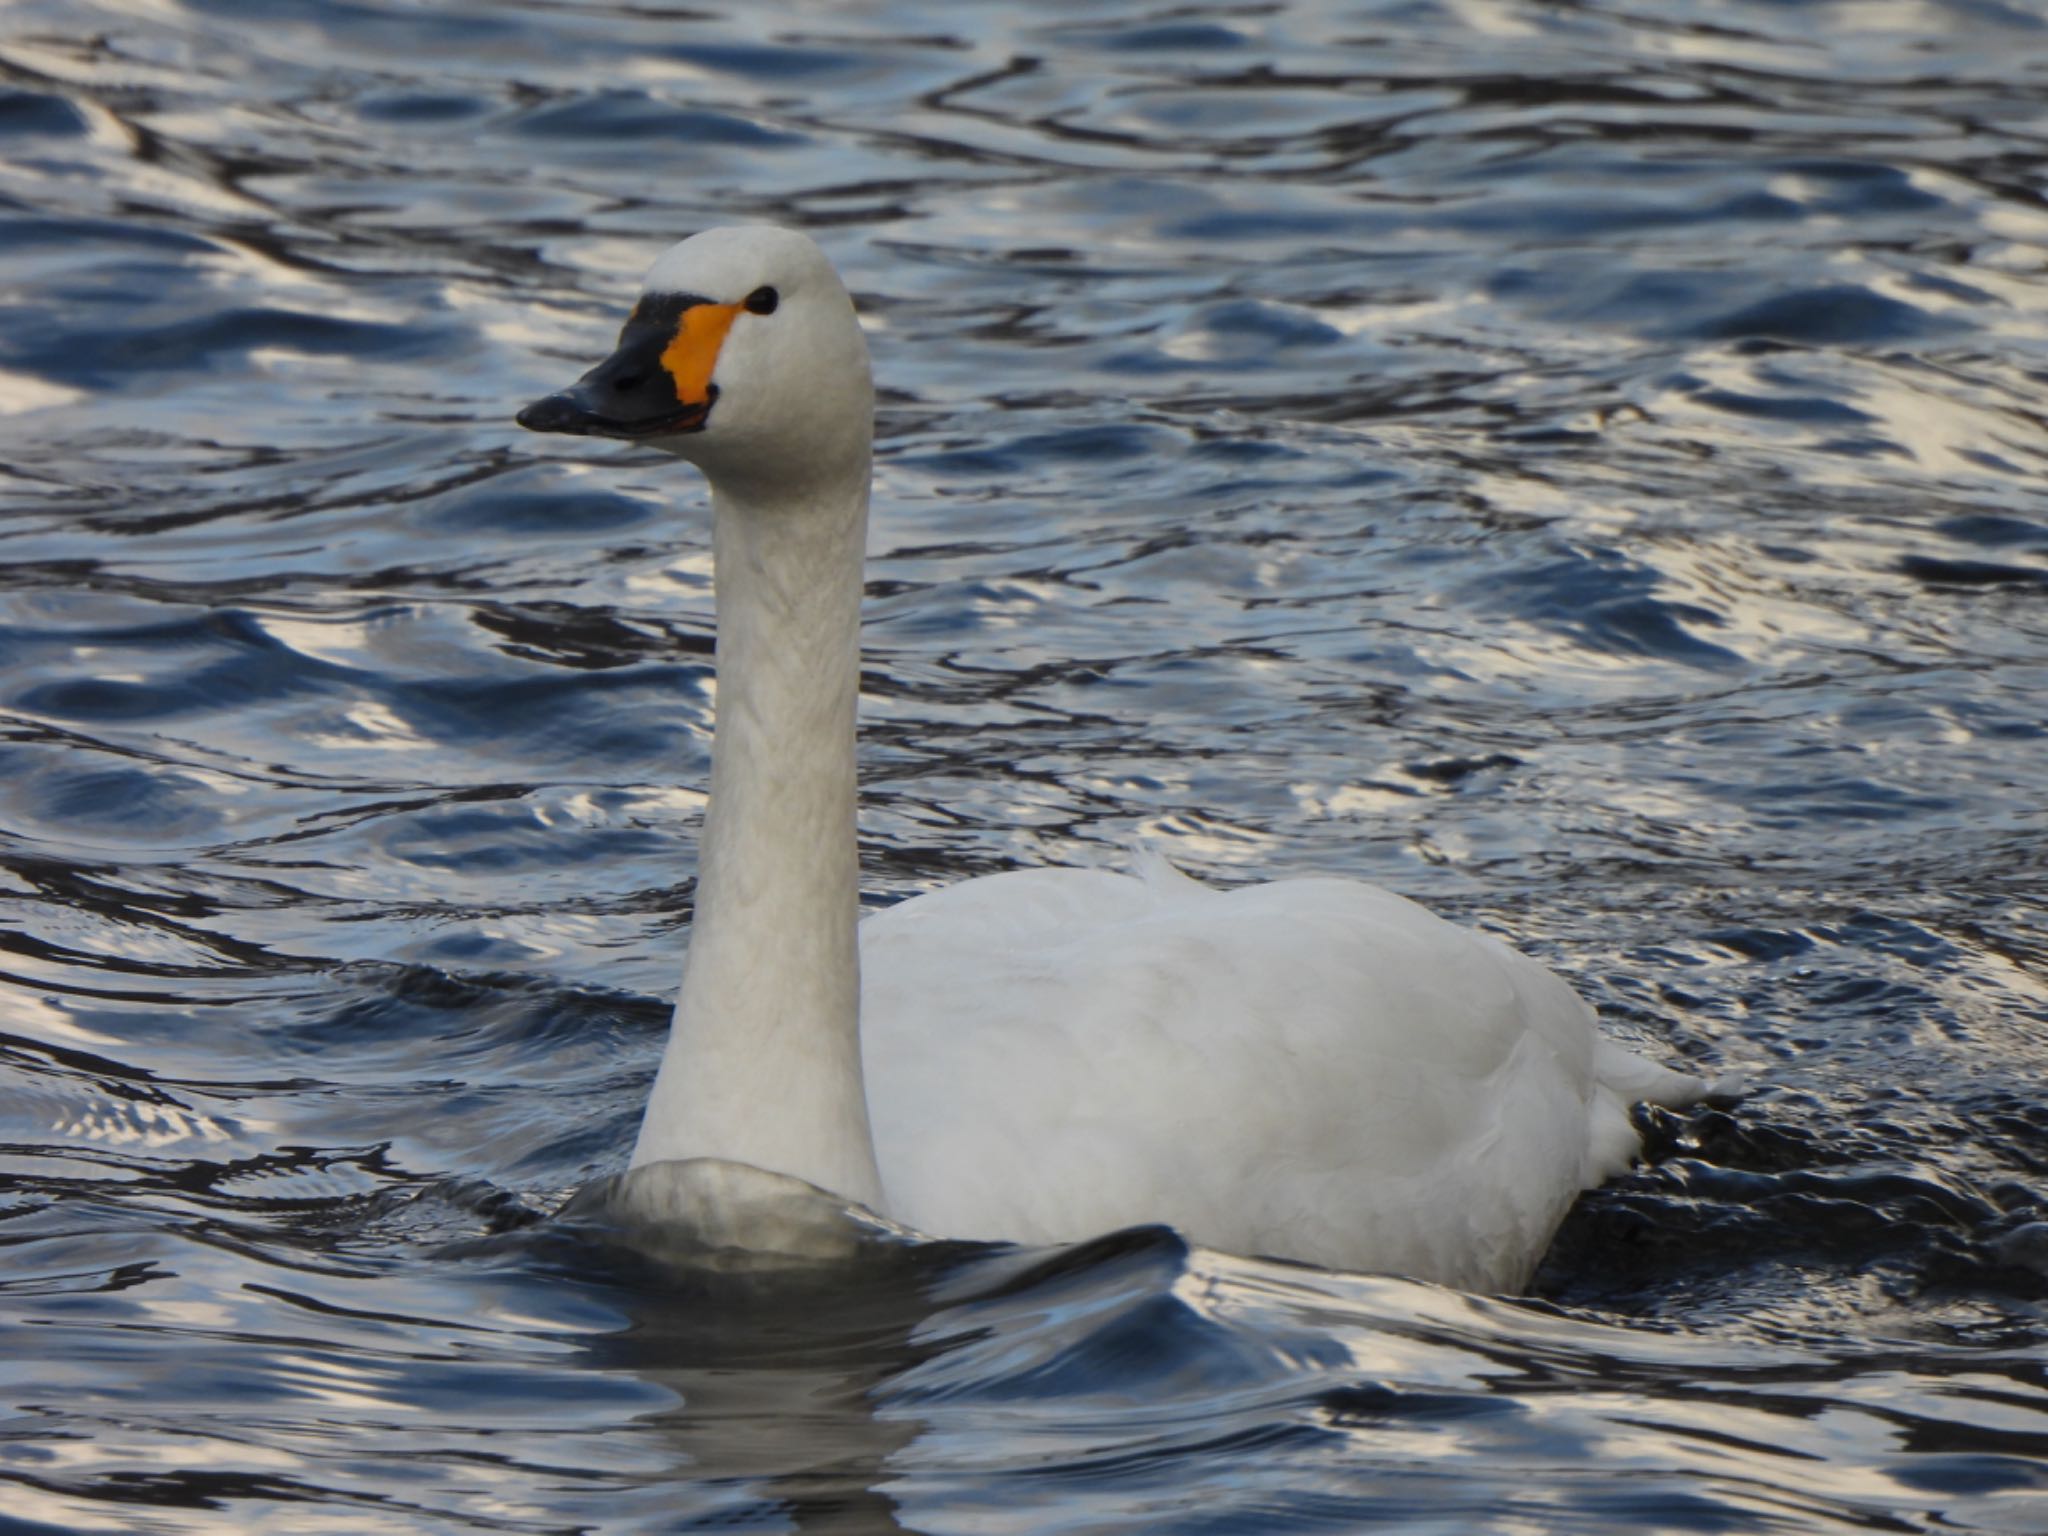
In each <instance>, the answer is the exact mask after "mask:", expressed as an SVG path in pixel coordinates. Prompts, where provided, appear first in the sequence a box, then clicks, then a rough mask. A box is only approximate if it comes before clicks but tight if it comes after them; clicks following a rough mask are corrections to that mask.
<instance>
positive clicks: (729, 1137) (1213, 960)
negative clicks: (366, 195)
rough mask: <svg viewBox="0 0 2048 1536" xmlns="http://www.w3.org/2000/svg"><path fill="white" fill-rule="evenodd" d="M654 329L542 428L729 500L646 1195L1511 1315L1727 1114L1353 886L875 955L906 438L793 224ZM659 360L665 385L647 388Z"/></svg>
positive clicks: (661, 272) (703, 280)
mask: <svg viewBox="0 0 2048 1536" xmlns="http://www.w3.org/2000/svg"><path fill="white" fill-rule="evenodd" d="M648 295H649V298H648V299H647V300H646V301H643V305H642V307H641V308H640V309H638V310H636V311H635V315H636V320H635V322H634V323H633V324H629V326H628V328H627V331H626V332H625V333H624V335H623V336H622V338H621V350H620V352H619V353H618V354H616V355H615V357H614V358H613V359H612V360H610V361H608V362H607V363H605V364H601V365H600V366H599V367H598V368H597V369H594V370H592V372H591V373H590V374H588V375H586V377H585V379H584V380H583V381H582V382H581V383H580V384H579V385H578V386H576V387H575V388H574V389H573V390H571V391H566V392H564V393H563V394H561V395H558V396H553V397H550V398H549V399H548V400H545V401H541V402H539V403H538V404H536V405H535V406H532V407H529V408H528V410H527V411H526V412H524V413H522V415H521V420H522V421H523V422H525V423H526V424H528V425H530V426H534V427H536V428H539V429H541V430H557V431H574V432H586V433H597V434H600V435H613V436H622V437H633V438H636V439H640V440H645V441H650V442H654V443H657V444H658V445H659V446H661V447H663V448H666V449H669V450H670V451H672V452H675V453H677V454H679V455H682V456H684V457H686V458H689V459H691V460H693V461H694V462H696V463H697V464H698V465H699V466H700V467H701V468H703V469H704V471H705V473H706V475H707V476H708V477H709V478H710V480H711V483H712V490H713V502H714V507H715V514H716V523H715V531H714V558H715V562H716V575H715V579H716V584H717V590H718V602H719V700H718V710H719V719H718V726H717V736H716V743H715V748H714V766H713V773H712V785H711V800H710V808H709V810H708V812H707V816H706V825H705V831H704V838H703V844H702V848H701V851H700V861H699V862H700V867H699V880H698V906H697V917H696V923H695V928H694V931H693V936H692V941H691V950H690V956H689V960H688V964H687V967H686V970H685V976H684V984H683V990H682V994H681V997H680V999H679V1002H678V1005H677V1012H676V1021H675V1026H674V1029H673V1030H672V1032H671V1037H670V1041H669V1045H668V1049H667V1051H666V1053H665V1054H664V1057H663V1062H662V1068H661V1072H660V1075H659V1076H658V1078H657V1080H656V1084H655V1087H654V1090H653V1092H652V1094H651V1095H650V1098H649V1102H648V1106H647V1112H646V1116H645V1119H644V1121H643V1124H642V1128H641V1134H640V1140H639V1143H638V1145H637V1146H636V1148H635V1152H634V1158H633V1161H634V1164H635V1166H636V1168H640V1167H645V1166H647V1165H650V1164H655V1163H661V1162H665V1161H667V1160H672V1159H697V1158H713V1159H720V1160H724V1161H726V1162H734V1163H742V1164H748V1165H752V1166H754V1167H758V1168H763V1169H767V1170H770V1171H772V1172H775V1173H780V1174H785V1175H788V1176H790V1177H793V1178H798V1179H802V1180H805V1181H808V1182H809V1183H811V1184H814V1185H817V1186H819V1187H821V1188H824V1189H827V1190H831V1191H833V1192H836V1193H838V1194H840V1195H842V1196H845V1197H846V1198H848V1199H851V1200H855V1201H860V1202H863V1203H866V1204H868V1205H870V1206H872V1207H873V1208H874V1209H876V1210H878V1211H880V1212H881V1213H883V1214H885V1215H887V1216H889V1217H891V1218H893V1219H894V1220H897V1221H900V1222H903V1223H906V1224H908V1225H910V1226H913V1227H916V1228H918V1229H920V1230H923V1231H926V1232H929V1233H932V1234H935V1235H941V1236H951V1237H973V1238H990V1239H1015V1240H1019V1241H1026V1242H1057V1241H1065V1240H1071V1239H1078V1238H1085V1237H1089V1236H1093V1235H1095V1234H1096V1233H1099V1232H1102V1231H1106V1230H1109V1229H1111V1228H1114V1227H1118V1226H1124V1225H1129V1224H1132V1223H1137V1222H1151V1221H1160V1222H1168V1223H1171V1224H1172V1225H1173V1226H1175V1227H1177V1228H1178V1229H1179V1230H1180V1231H1181V1232H1182V1233H1183V1234H1184V1235H1186V1236H1187V1237H1188V1238H1190V1239H1192V1240H1194V1241H1196V1242H1199V1243H1203V1244H1207V1245H1210V1246H1214V1247H1220V1248H1226V1249H1230V1250H1232V1251H1236V1252H1242V1253H1263V1254H1274V1255H1279V1256H1283V1257H1289V1258H1296V1259H1302V1260H1307V1261H1311V1262H1315V1263H1320V1264H1326V1265H1331V1266H1337V1267H1344V1268H1353V1269H1367V1270H1380V1271H1387V1272H1393V1273H1399V1274H1404V1275H1409V1276H1413V1277H1417V1278H1423V1279H1431V1280H1438V1281H1442V1282H1445V1283H1448V1284H1454V1285H1460V1286H1466V1287H1470V1288H1474V1289H1486V1290H1508V1289H1514V1288H1516V1287H1519V1286H1520V1285H1522V1284H1523V1283H1524V1282H1526V1280H1527V1278H1528V1276H1529V1273H1530V1271H1531V1270H1532V1269H1533V1268H1534V1266H1535V1264H1536V1262H1537V1260H1538V1259H1539V1258H1540V1257H1541V1256H1542V1253H1543V1250H1544V1247H1545V1246H1546V1245H1547V1243H1548V1242H1549V1240H1550V1237H1551V1234H1552V1233H1553V1232H1554V1231H1555V1230H1556V1227H1557V1224H1558V1222H1559V1221H1560V1220H1561V1219H1562V1218H1563V1216H1564V1213H1565V1211H1566V1209H1567V1208H1568V1207H1569V1206H1570V1204H1571V1201H1572V1199H1573V1198H1574V1196H1575V1195H1576V1194H1577V1193H1578V1192H1579V1191H1580V1190H1581V1189H1584V1188H1586V1187H1588V1186H1590V1185H1592V1184H1595V1183H1598V1182H1599V1181H1600V1180H1602V1179H1604V1178H1606V1177H1608V1176H1610V1175H1611V1174H1613V1173H1615V1172H1617V1171H1619V1170H1620V1169H1621V1168H1623V1167H1625V1166H1626V1165H1627V1163H1628V1161H1629V1160H1630V1158H1631V1157H1632V1156H1633V1155H1634V1153H1635V1152H1636V1150H1637V1141H1636V1137H1635V1134H1634V1132H1633V1130H1632V1129H1631V1127H1630V1126H1629V1123H1628V1118H1627V1107H1628V1105H1629V1103H1630V1102H1632V1101H1634V1100H1637V1099H1641V1098H1653V1099H1656V1100H1658V1101H1660V1102H1663V1103H1667V1104H1678V1103H1685V1102H1689V1101H1691V1100H1694V1099H1697V1098H1698V1097H1700V1096H1701V1094H1702V1093H1703V1092H1704V1091H1705V1085H1704V1084H1702V1083H1701V1082H1700V1081H1699V1080H1697V1079H1695V1078H1692V1077H1688V1076H1685V1075H1683V1074H1681V1073H1677V1072H1671V1071H1667V1070H1666V1069H1664V1068H1661V1067H1657V1066H1653V1065H1651V1064H1650V1063H1648V1062H1645V1061H1642V1060H1641V1059H1639V1058H1637V1057H1635V1056H1632V1055H1630V1054H1629V1053H1627V1052H1626V1051H1624V1050H1622V1049H1621V1048H1619V1047H1618V1046H1615V1045H1613V1044H1611V1043H1609V1042H1606V1041H1605V1040H1603V1039H1602V1038H1601V1037H1600V1035H1599V1033H1598V1031H1597V1029H1596V1027H1595V1024H1594V1020H1593V1015H1592V1012H1591V1010H1590V1009H1588V1008H1587V1006H1586V1005H1585V1003H1584V1002H1582V1001H1581V1000H1580V999H1579V998H1578V997H1577V995H1576V994H1574V993H1573V992H1572V990H1571V989H1570V988H1569V987H1568V986H1567V985H1566V984H1565V983H1564V982H1563V981H1561V980H1559V979H1558V978H1557V977H1556V976H1554V975H1552V974H1551V973H1550V972H1549V971H1547V970H1545V969H1544V968H1542V967H1541V966H1539V965H1537V964H1535V963H1534V962H1533V961H1531V960H1528V959H1526V958H1525V957H1523V956H1521V955H1518V954H1516V953H1514V952H1513V951H1512V950H1510V949H1508V948H1507V947H1506V946H1504V945H1502V944H1500V943H1498V942H1497V941H1495V940H1494V939H1492V938H1490V937H1488V936H1486V935H1483V934H1477V933H1473V932H1470V931H1468V930H1465V929H1461V928H1457V927H1455V926H1453V925H1451V924H1449V923H1446V922H1443V921H1441V920H1440V919H1438V918H1436V917H1434V916H1432V915H1431V914H1429V913H1428V912H1426V911H1424V910H1423V909H1422V908H1420V907H1418V906H1416V905H1415V904H1414V903H1412V902H1409V901H1406V900H1404V899H1402V898H1400V897H1398V896H1395V895H1392V894H1390V893H1388V892H1386V891H1382V890H1378V889H1375V888H1374V887H1371V886H1367V885H1363V884H1360V883H1358V882H1355V881H1348V880H1340V879H1327V878H1316V879H1299V880H1287V881H1280V882H1276V883H1273V884H1268V885H1257V886H1249V887H1244V888H1240V889H1233V890H1229V891H1219V890H1215V889H1212V888H1210V887H1208V886H1205V885H1202V884H1200V883H1198V882H1196V881H1193V880H1190V879H1187V878H1186V877H1184V876H1182V875H1179V874H1177V873H1175V872H1174V871H1172V870H1171V869H1169V868H1168V867H1166V865H1165V864H1164V862H1163V861H1159V860H1143V861H1141V867H1140V870H1139V872H1138V873H1137V874H1134V875H1122V874H1111V873H1106V872H1102V871H1091V870H1073V869H1032V870H1019V871H1013V872H1010V873H1006V874H999V875H994V876H987V877H983V878H979V879H973V880H967V881H963V882H961V883H959V884H957V885H953V886H950V887H947V888H945V889H942V890H939V891H935V892H933V893H931V894H929V895H925V896H920V897H917V898H915V899H913V900H910V901H906V902H903V903H902V904H900V905H898V906H895V907H892V908H890V909H888V910H887V911H884V912H882V913H879V914H877V915H875V916H873V917H870V918H869V919H868V920H867V921H866V922H865V923H861V924H859V926H858V929H857V930H856V920H857V917H858V878H859V873H858V859H857V846H856V843H855V840H854V814H855V787H854V786H855V778H854V735H853V714H854V706H855V701H856V698H857V693H858V646H859V634H858V626H859V596H860V581H861V561H862V550H863V545H864V542H865V530H866V514H867V496H868V480H869V452H870V443H871V434H872V414H873V404H872V387H871V385H870V382H869V377H868V370H867V360H866V352H865V348H864V346H863V345H862V343H861V338H860V331H859V327H858V323H857V321H856V320H855V317H854V313H853V308H852V304H851V301H850V300H849V299H848V298H847V296H846V293H845V290H844V288H843V287H842V286H841V285H840V283H839V280H838V277H837V275H836V274H835V273H833V271H832V269H831V267H830V265H829V264H828V263H827V262H826V260H825V258H824V256H823V254H822V253H821V252H819V251H818V249H817V247H816V246H815V245H813V244H812V243H811V242H810V241H809V240H808V239H807V238H805V237H804V236H802V235H799V234H796V233H794V232H792V231H786V230H777V229H762V228H750V229H732V230H713V231H709V232H707V233H705V234H703V235H699V236H697V237H695V238H694V239H691V240H688V241H685V242H683V243H682V244H680V245H678V246H676V247H675V248H674V249H672V250H671V251H669V252H668V253H666V254H665V255H664V256H663V257H662V258H661V259H660V261H658V262H657V263H656V264H655V267H654V269H653V271H652V272H651V273H650V274H649V279H648ZM764 295H772V297H764ZM678 296H679V297H678ZM690 311H696V312H697V314H696V318H695V319H685V320H683V321H681V322H678V328H677V329H676V330H675V331H674V333H673V335H670V334H669V333H667V332H663V333H662V334H655V335H652V336H651V339H650V335H649V334H643V333H645V332H646V324H647V323H652V322H651V321H649V322H646V323H643V320H642V317H647V316H652V317H654V318H655V319H657V320H662V321H663V322H664V323H666V317H667V316H669V315H670V314H671V313H672V312H675V313H683V314H685V315H687V314H688V313H689V312H690ZM636 325H638V326H640V327H641V330H640V331H639V332H636V329H635V326H636ZM714 331H715V332H716V335H715V336H713V335H712V334H711V333H712V332H714ZM707 337H709V338H710V339H709V340H708V341H707V340H706V339H705V338H707ZM636 338H637V339H636ZM703 346H709V347H710V349H711V350H710V352H709V353H708V354H705V353H703V352H701V350H700V351H698V352H695V353H693V352H691V350H690V348H692V347H698V348H700V349H701V348H702V347H703ZM656 358H658V359H659V362H660V367H661V368H662V369H663V370H664V371H665V374H666V379H665V380H664V379H663V378H662V376H660V375H657V376H656V385H654V386H650V385H649V384H648V382H647V378H646V375H645V371H644V370H643V369H642V368H640V367H639V366H637V364H636V362H635V360H636V359H639V360H640V361H642V362H644V361H647V360H649V359H656ZM693 359H694V361H693ZM693 368H697V369H701V370H702V377H703V378H707V379H708V380H709V381H710V383H711V386H712V387H711V389H710V390H708V391H704V390H701V389H700V390H699V391H698V393H697V395H696V396H694V397H693V395H692V387H693V385H692V380H693V379H694V378H696V377H697V375H696V374H695V373H693V372H692V370H693ZM671 385H672V386H673V387H672V388H670V387H669V386H671ZM656 386H659V387H656ZM664 390H667V393H664V392H663V391H664ZM650 391H651V393H650ZM856 933H857V937H856Z"/></svg>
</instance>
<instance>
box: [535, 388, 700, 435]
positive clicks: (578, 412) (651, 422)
mask: <svg viewBox="0 0 2048 1536" xmlns="http://www.w3.org/2000/svg"><path fill="white" fill-rule="evenodd" d="M664 378H666V375H664ZM620 403H621V402H616V401H615V400H614V398H612V396H610V395H608V394H607V393H606V392H604V391H602V390H594V389H592V388H590V387H589V381H588V380H587V379H586V380H585V381H583V382H581V383H578V384H575V385H572V386H571V387H570V388H568V389H565V390H563V391H562V392H561V393H559V394H554V395H546V396H543V397H542V398H541V399H539V400H536V401H534V402H533V404H531V405H529V406H527V407H526V409H524V410H523V411H521V412H520V413H519V414H518V415H517V416H515V417H514V418H513V420H515V421H517V422H518V423H519V425H520V426H522V427H524V428H526V430H527V431H529V432H568V433H572V434H573V435H575V436H577V437H623V438H636V437H677V436H680V435H681V434H683V433H685V432H702V431H703V430H704V423H705V422H707V421H709V420H710V419H711V407H712V406H714V405H716V404H717V403H718V386H717V385H715V384H714V385H712V386H711V398H710V399H709V400H705V401H702V402H700V403H698V404H696V405H682V404H680V403H678V402H677V401H676V400H675V395H674V392H673V391H670V393H669V403H668V405H667V408H666V409H665V410H657V411H656V412H654V413H653V414H651V415H645V416H642V415H637V414H625V413H623V412H621V411H620V410H619V409H618V405H619V404H620ZM623 403H627V404H630V402H623Z"/></svg>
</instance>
